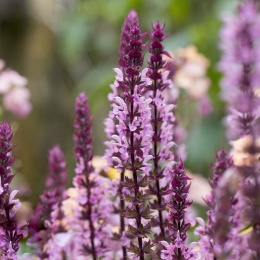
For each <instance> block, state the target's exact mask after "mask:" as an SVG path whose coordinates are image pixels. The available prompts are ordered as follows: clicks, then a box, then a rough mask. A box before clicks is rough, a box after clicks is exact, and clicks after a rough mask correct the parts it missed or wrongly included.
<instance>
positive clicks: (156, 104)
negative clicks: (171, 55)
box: [146, 22, 175, 242]
mask: <svg viewBox="0 0 260 260" xmlns="http://www.w3.org/2000/svg"><path fill="white" fill-rule="evenodd" d="M152 26H153V31H152V33H151V35H150V39H151V44H150V45H149V52H150V54H151V55H150V59H149V60H148V64H149V66H148V69H149V70H148V73H147V76H148V77H149V78H150V79H151V82H152V84H151V85H147V86H146V90H147V91H148V93H149V97H150V98H151V99H152V102H151V107H152V118H151V124H152V127H153V137H152V141H153V142H152V144H153V147H152V150H151V155H152V156H153V165H154V168H153V171H152V172H151V178H152V179H154V180H155V184H154V185H150V187H149V188H150V193H151V194H152V195H154V196H155V197H156V198H157V199H156V200H155V201H154V202H153V203H151V206H152V209H154V210H157V211H158V219H153V226H158V227H159V229H160V232H159V236H155V242H156V241H157V242H158V241H160V240H165V239H166V236H165V230H164V229H165V225H166V224H165V220H164V219H163V211H165V201H164V198H163V195H165V191H166V190H167V187H164V188H162V187H161V185H160V180H161V182H162V179H163V178H164V170H165V168H164V167H161V166H160V164H159V162H164V161H167V160H169V161H171V160H173V152H172V151H171V148H172V147H173V146H174V145H175V143H174V142H173V141H172V139H173V122H174V119H175V118H174V116H173V113H172V112H171V110H172V109H173V108H174V105H173V104H170V105H167V104H166V102H165V100H164V98H163V96H162V91H163V90H165V89H166V88H171V87H172V81H171V80H170V79H167V77H168V74H169V71H167V70H165V71H164V72H163V73H162V72H161V71H162V69H164V68H165V61H164V60H163V54H165V55H168V54H167V52H166V51H164V47H163V45H162V41H163V40H164V39H165V38H166V37H167V36H165V35H164V33H163V29H164V26H165V25H163V26H162V27H161V26H160V24H159V22H157V23H156V24H155V25H154V24H153V25H152Z"/></svg>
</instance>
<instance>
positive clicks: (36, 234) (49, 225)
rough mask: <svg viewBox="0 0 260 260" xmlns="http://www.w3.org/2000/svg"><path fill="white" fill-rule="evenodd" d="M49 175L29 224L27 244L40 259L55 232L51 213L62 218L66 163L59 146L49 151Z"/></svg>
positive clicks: (43, 255)
mask: <svg viewBox="0 0 260 260" xmlns="http://www.w3.org/2000/svg"><path fill="white" fill-rule="evenodd" d="M48 161H49V175H48V176H47V179H46V183H45V185H46V190H45V191H44V192H43V194H42V195H41V197H40V199H41V202H40V203H38V205H37V207H36V209H35V211H34V214H33V216H32V219H31V221H30V223H29V231H30V234H31V235H32V237H31V238H30V240H29V243H30V244H31V245H33V246H34V247H36V255H37V256H38V257H40V258H45V257H48V253H47V252H46V243H47V241H48V240H49V239H50V238H51V234H52V233H55V232H56V231H57V230H55V229H56V227H55V225H56V223H55V224H54V223H53V222H54V219H53V216H52V212H54V211H55V212H57V213H56V214H57V215H58V216H57V218H62V215H63V213H62V212H61V209H60V208H61V203H62V200H63V199H65V198H66V195H65V192H64V190H65V188H66V180H67V175H66V162H65V159H64V156H63V153H62V151H61V150H60V147H59V146H55V147H53V148H52V149H51V150H50V151H49V157H48Z"/></svg>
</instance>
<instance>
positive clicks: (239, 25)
mask: <svg viewBox="0 0 260 260" xmlns="http://www.w3.org/2000/svg"><path fill="white" fill-rule="evenodd" d="M259 18H260V15H259V13H258V11H257V6H256V4H255V3H254V1H250V0H248V1H244V3H243V4H241V5H240V6H239V7H238V14H237V16H235V15H230V14H227V15H225V16H224V19H223V20H224V26H223V28H222V30H221V31H220V37H221V43H220V48H221V50H222V52H223V55H222V59H221V61H220V63H219V68H220V70H221V71H222V72H223V73H224V77H223V79H222V81H221V87H222V97H223V99H224V100H226V101H227V103H228V110H229V115H228V117H227V124H228V127H229V134H230V135H231V137H232V138H234V137H237V136H244V135H248V134H251V135H252V134H253V131H254V130H253V129H254V127H255V126H256V119H257V118H258V117H259V107H260V98H259V97H258V96H257V95H256V94H255V89H256V88H258V87H259V84H260V77H259V72H260V71H259V66H258V63H259V60H258V59H259V56H258V54H257V53H258V52H259V50H260V45H259V37H260V35H259ZM231 133H232V134H231ZM234 133H235V135H234Z"/></svg>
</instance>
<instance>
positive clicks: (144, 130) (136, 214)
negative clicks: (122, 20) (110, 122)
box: [111, 25, 153, 259]
mask: <svg viewBox="0 0 260 260" xmlns="http://www.w3.org/2000/svg"><path fill="white" fill-rule="evenodd" d="M129 36H130V41H129V43H128V49H129V52H128V54H127V55H125V63H126V67H125V68H124V70H123V71H122V70H120V69H115V71H116V72H117V76H116V81H117V83H118V88H119V89H121V90H122V91H123V92H124V98H121V97H119V96H117V97H115V98H114V99H115V100H116V104H115V105H114V106H113V116H114V118H116V119H117V124H116V130H117V133H118V134H117V135H113V136H112V138H113V139H114V142H113V143H112V147H111V149H113V157H112V159H113V160H114V161H115V162H116V163H117V165H116V168H117V169H118V171H119V172H122V171H124V170H130V171H131V172H132V174H133V178H128V177H125V181H124V183H123V185H124V186H125V187H126V188H127V191H124V198H125V201H127V202H128V205H127V207H126V209H125V212H124V213H123V215H124V217H126V218H129V219H134V222H133V224H129V225H128V233H131V234H132V235H134V236H135V237H137V240H138V246H136V245H134V244H133V243H131V244H130V246H129V247H128V251H129V252H131V253H132V254H133V257H139V258H140V259H144V255H145V254H150V253H152V250H151V243H150V241H149V239H148V242H147V241H146V242H145V243H143V239H144V238H146V237H147V235H146V234H147V233H149V232H150V225H149V223H148V224H147V223H146V222H144V219H148V220H149V219H150V218H151V216H150V209H149V205H146V204H147V203H145V201H147V200H148V193H147V189H145V188H147V186H148V184H149V181H148V174H149V172H150V170H151V166H150V164H148V161H149V160H150V159H151V158H152V156H151V155H150V154H149V152H150V149H151V140H152V134H153V131H152V127H151V124H150V120H151V109H150V107H149V104H150V103H151V101H152V100H151V99H149V98H148V99H147V98H145V97H144V96H143V95H142V94H143V92H144V90H145V89H144V87H145V86H146V85H149V84H151V81H150V79H149V78H147V77H146V73H147V69H144V70H143V71H142V72H140V68H141V66H142V64H143V57H142V53H141V51H142V50H143V48H144V45H143V44H142V38H143V37H144V35H142V34H141V32H140V29H139V26H136V25H133V26H132V27H131V30H130V35H129ZM138 175H139V176H138ZM141 187H142V190H141V189H140V188H141Z"/></svg>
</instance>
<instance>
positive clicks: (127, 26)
mask: <svg viewBox="0 0 260 260" xmlns="http://www.w3.org/2000/svg"><path fill="white" fill-rule="evenodd" d="M138 24H139V23H138V17H137V13H136V12H135V11H134V10H131V11H130V12H129V14H128V16H127V17H126V19H125V22H124V25H123V28H122V35H121V42H120V48H119V57H120V58H119V61H118V65H119V68H121V69H123V68H124V67H125V66H126V63H125V55H127V54H128V51H129V46H128V45H129V41H130V33H131V28H132V26H133V25H135V26H136V25H138ZM118 86H119V83H118V81H117V80H115V82H114V84H111V85H110V87H111V89H112V91H113V93H110V94H109V95H108V99H109V100H110V101H111V102H112V107H113V106H114V105H116V104H117V103H116V100H115V99H114V97H116V96H117V97H121V98H123V97H124V92H123V91H122V90H120V89H118ZM116 122H117V119H116V118H115V116H114V114H113V113H112V112H110V113H109V118H107V119H106V120H105V122H104V124H105V126H106V127H105V132H106V134H107V137H108V138H109V139H111V137H112V136H113V135H117V134H118V133H117V130H116V128H115V125H116ZM105 144H106V145H107V147H108V149H106V152H105V158H106V160H107V162H108V166H110V167H113V166H114V165H115V162H113V160H112V159H111V158H112V157H113V153H114V151H113V141H112V140H110V141H106V142H105ZM124 179H125V170H122V172H121V173H120V184H119V187H118V193H119V196H120V207H118V208H119V209H118V211H119V213H120V236H121V238H122V236H125V218H124V216H123V215H122V213H123V212H124V210H125V201H124V200H123V189H124V188H123V186H122V182H123V181H124ZM122 251H123V259H126V257H127V251H126V248H125V246H123V247H122Z"/></svg>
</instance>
